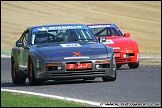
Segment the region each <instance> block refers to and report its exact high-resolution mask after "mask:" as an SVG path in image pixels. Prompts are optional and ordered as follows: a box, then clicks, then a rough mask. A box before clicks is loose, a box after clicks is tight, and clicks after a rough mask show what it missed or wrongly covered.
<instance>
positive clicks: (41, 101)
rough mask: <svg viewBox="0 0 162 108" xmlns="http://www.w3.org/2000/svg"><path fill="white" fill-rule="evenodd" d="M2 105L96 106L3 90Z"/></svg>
mask: <svg viewBox="0 0 162 108" xmlns="http://www.w3.org/2000/svg"><path fill="white" fill-rule="evenodd" d="M1 107H94V106H92V105H88V104H83V103H76V102H71V101H64V100H59V99H53V98H46V97H42V96H34V95H28V94H19V93H13V92H7V91H1Z"/></svg>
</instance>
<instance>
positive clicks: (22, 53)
mask: <svg viewBox="0 0 162 108" xmlns="http://www.w3.org/2000/svg"><path fill="white" fill-rule="evenodd" d="M28 39H29V30H26V31H25V32H24V33H23V34H22V36H21V38H20V41H22V42H23V44H24V45H23V46H22V47H19V69H20V70H23V71H24V70H27V50H28V49H27V47H26V46H27V45H28Z"/></svg>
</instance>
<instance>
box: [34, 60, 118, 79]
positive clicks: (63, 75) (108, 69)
mask: <svg viewBox="0 0 162 108" xmlns="http://www.w3.org/2000/svg"><path fill="white" fill-rule="evenodd" d="M103 60H105V59H103ZM96 61H98V60H81V61H79V63H83V62H84V63H91V64H92V67H91V68H88V69H78V70H76V69H74V70H67V69H66V64H67V63H78V61H62V62H61V63H62V64H61V66H62V69H61V70H57V69H56V68H53V69H49V67H45V69H43V67H42V69H40V68H37V69H36V74H35V76H36V79H37V80H43V81H45V80H57V79H82V78H86V77H103V76H111V77H115V72H116V63H115V62H114V61H115V60H114V61H113V59H108V61H109V63H103V64H102V63H100V68H96ZM46 63H49V62H46ZM50 68H51V67H50Z"/></svg>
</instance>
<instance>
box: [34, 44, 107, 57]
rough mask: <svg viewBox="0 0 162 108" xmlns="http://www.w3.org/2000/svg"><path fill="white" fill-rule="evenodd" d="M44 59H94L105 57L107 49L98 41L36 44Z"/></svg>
mask: <svg viewBox="0 0 162 108" xmlns="http://www.w3.org/2000/svg"><path fill="white" fill-rule="evenodd" d="M36 48H37V50H39V52H40V53H42V54H43V55H44V56H45V58H46V60H62V59H64V60H66V59H69V60H72V59H94V58H105V57H107V49H106V48H105V46H104V45H103V44H99V43H57V44H56V43H55V44H41V45H37V46H36Z"/></svg>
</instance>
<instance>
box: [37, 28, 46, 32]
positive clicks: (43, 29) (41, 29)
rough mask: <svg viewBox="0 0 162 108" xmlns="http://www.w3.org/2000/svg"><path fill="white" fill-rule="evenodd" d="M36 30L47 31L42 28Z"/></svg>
mask: <svg viewBox="0 0 162 108" xmlns="http://www.w3.org/2000/svg"><path fill="white" fill-rule="evenodd" d="M37 29H38V30H40V31H46V30H47V29H46V28H44V27H42V28H37Z"/></svg>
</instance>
